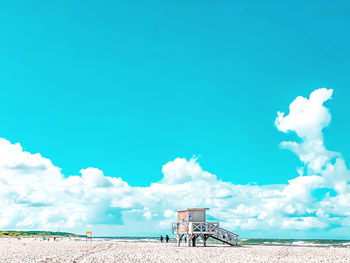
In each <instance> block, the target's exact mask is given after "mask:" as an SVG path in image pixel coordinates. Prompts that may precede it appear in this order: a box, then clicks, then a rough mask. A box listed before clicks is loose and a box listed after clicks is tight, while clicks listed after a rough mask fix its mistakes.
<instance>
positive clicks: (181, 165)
mask: <svg viewBox="0 0 350 263" xmlns="http://www.w3.org/2000/svg"><path fill="white" fill-rule="evenodd" d="M331 95H332V90H327V89H319V90H316V91H314V92H313V93H312V94H311V95H310V98H309V99H307V98H303V97H298V98H296V99H295V100H294V101H293V102H292V103H291V105H290V111H289V113H288V115H285V114H284V113H280V112H279V113H278V116H277V118H276V127H277V129H279V130H280V131H282V132H295V133H296V134H297V135H298V136H299V137H300V138H301V139H302V141H301V142H300V143H299V142H282V143H281V146H282V147H285V148H288V149H290V150H292V151H293V152H295V153H296V154H297V155H298V156H299V158H300V160H301V161H302V162H303V163H304V165H305V167H303V168H299V169H298V173H299V176H297V177H296V178H293V179H291V180H289V181H288V182H286V184H284V185H265V186H257V185H235V184H233V183H231V182H223V181H221V180H218V179H217V177H216V176H215V175H214V174H211V173H209V172H206V171H203V170H202V168H201V167H200V165H199V163H198V161H197V159H190V160H186V159H184V158H176V159H175V160H173V161H170V162H168V163H167V164H165V165H164V166H163V169H162V172H163V178H162V180H160V181H159V182H155V183H152V184H151V185H150V186H148V187H131V186H129V185H128V183H127V182H124V181H123V180H122V179H121V178H120V177H109V176H106V175H104V174H103V172H102V171H101V170H99V169H97V168H92V167H90V168H87V169H82V170H80V173H81V175H72V176H68V177H64V176H63V175H62V174H61V169H60V168H58V167H56V166H54V165H53V164H52V162H51V161H50V160H49V159H47V158H44V157H42V156H41V155H40V154H31V153H28V152H25V151H23V149H22V148H21V146H20V144H18V143H16V144H11V143H10V142H9V141H7V140H5V139H0V228H11V229H16V228H17V229H18V228H25V229H51V230H55V229H57V226H60V228H61V229H65V230H67V231H69V230H71V231H75V232H83V231H85V230H86V228H89V229H94V230H96V231H97V232H98V233H100V234H101V235H127V234H128V235H152V234H156V233H158V232H159V231H162V232H163V231H169V229H170V223H171V222H172V221H174V220H175V213H174V211H175V209H178V208H186V207H210V210H209V212H208V213H209V215H210V216H212V217H215V218H217V219H218V220H220V221H221V222H222V224H223V225H224V226H226V227H228V228H230V229H232V230H235V231H238V232H240V233H241V232H243V233H249V231H254V233H256V232H257V231H261V233H265V234H266V231H269V233H271V234H273V233H280V230H279V229H282V231H288V230H289V231H294V230H295V229H299V230H308V229H313V228H321V229H327V228H330V227H332V226H334V225H336V226H339V227H350V220H349V218H348V216H349V215H350V212H348V211H350V209H349V208H350V191H349V186H348V182H349V178H350V174H349V170H348V169H347V167H346V165H345V161H344V160H343V159H342V157H341V155H340V154H338V153H335V152H330V151H328V150H326V148H325V147H324V144H323V135H322V130H323V128H325V127H326V126H327V125H329V123H330V120H331V115H330V113H329V111H328V109H327V108H326V107H324V105H323V103H324V102H325V101H326V100H328V99H330V98H331ZM296 174H297V173H296ZM194 189H195V190H194ZM319 189H328V190H326V193H325V194H324V196H321V197H318V198H315V196H314V193H315V191H317V190H319ZM327 191H328V192H327ZM331 191H334V192H336V194H330V192H331Z"/></svg>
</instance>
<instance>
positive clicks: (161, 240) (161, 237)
mask: <svg viewBox="0 0 350 263" xmlns="http://www.w3.org/2000/svg"><path fill="white" fill-rule="evenodd" d="M160 242H161V243H163V236H162V235H160Z"/></svg>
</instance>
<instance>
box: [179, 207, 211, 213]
mask: <svg viewBox="0 0 350 263" xmlns="http://www.w3.org/2000/svg"><path fill="white" fill-rule="evenodd" d="M203 210H209V208H186V209H181V210H176V212H186V211H203Z"/></svg>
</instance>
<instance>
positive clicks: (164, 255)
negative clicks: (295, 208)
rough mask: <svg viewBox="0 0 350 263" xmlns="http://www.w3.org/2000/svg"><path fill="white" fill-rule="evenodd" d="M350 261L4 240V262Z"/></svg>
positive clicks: (0, 255) (331, 254)
mask: <svg viewBox="0 0 350 263" xmlns="http://www.w3.org/2000/svg"><path fill="white" fill-rule="evenodd" d="M210 261H211V262H350V248H340V247H338V248H334V247H287V246H244V247H224V246H217V247H206V248H204V247H194V248H187V247H180V248H179V247H176V245H175V244H159V243H135V242H101V241H100V242H96V241H95V242H93V243H87V244H86V243H85V242H83V241H67V240H66V241H65V240H62V241H58V242H53V241H50V242H47V241H34V240H33V241H29V240H11V241H9V240H1V241H0V262H186V263H188V262H201V263H202V262H210Z"/></svg>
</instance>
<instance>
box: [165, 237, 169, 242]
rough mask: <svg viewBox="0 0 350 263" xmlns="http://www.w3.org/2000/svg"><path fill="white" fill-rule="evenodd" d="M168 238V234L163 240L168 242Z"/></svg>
mask: <svg viewBox="0 0 350 263" xmlns="http://www.w3.org/2000/svg"><path fill="white" fill-rule="evenodd" d="M169 239H170V238H169V236H168V235H166V236H165V241H166V242H167V243H168V242H169Z"/></svg>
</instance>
